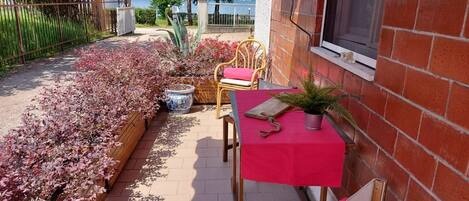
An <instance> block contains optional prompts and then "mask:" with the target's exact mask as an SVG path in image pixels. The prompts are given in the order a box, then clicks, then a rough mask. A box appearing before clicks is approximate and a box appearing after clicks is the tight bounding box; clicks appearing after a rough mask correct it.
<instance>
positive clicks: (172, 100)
mask: <svg viewBox="0 0 469 201" xmlns="http://www.w3.org/2000/svg"><path fill="white" fill-rule="evenodd" d="M194 90H195V87H194V86H192V85H188V84H175V85H171V86H170V87H169V88H168V89H166V90H165V92H166V106H167V107H168V109H169V110H170V111H172V112H175V113H181V114H186V113H188V112H189V111H190V110H191V106H192V103H193V102H194Z"/></svg>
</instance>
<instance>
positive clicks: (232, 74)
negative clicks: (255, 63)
mask: <svg viewBox="0 0 469 201" xmlns="http://www.w3.org/2000/svg"><path fill="white" fill-rule="evenodd" d="M253 73H254V70H252V69H249V68H225V69H224V70H223V77H224V78H229V79H236V80H247V81H251V77H252V74H253Z"/></svg>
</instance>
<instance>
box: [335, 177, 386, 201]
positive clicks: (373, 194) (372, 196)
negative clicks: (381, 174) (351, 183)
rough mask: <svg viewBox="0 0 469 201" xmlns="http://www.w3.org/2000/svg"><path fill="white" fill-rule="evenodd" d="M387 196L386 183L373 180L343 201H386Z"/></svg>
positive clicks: (342, 200)
mask: <svg viewBox="0 0 469 201" xmlns="http://www.w3.org/2000/svg"><path fill="white" fill-rule="evenodd" d="M385 194H386V181H384V180H381V179H373V180H371V181H370V182H368V183H367V184H366V185H365V186H363V187H362V188H360V190H358V191H357V192H356V193H354V194H353V195H351V196H350V197H348V198H343V199H341V201H384V197H385Z"/></svg>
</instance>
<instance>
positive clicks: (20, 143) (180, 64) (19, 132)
mask: <svg viewBox="0 0 469 201" xmlns="http://www.w3.org/2000/svg"><path fill="white" fill-rule="evenodd" d="M236 46H237V43H232V42H223V41H218V40H216V39H204V40H202V41H201V43H200V45H199V46H198V47H197V48H196V51H195V52H194V53H193V54H190V55H187V56H184V55H182V54H181V53H180V52H178V50H177V49H176V48H175V47H174V46H173V45H172V44H171V43H170V42H168V41H162V40H158V41H153V42H150V43H143V44H137V43H129V44H123V45H122V46H120V47H118V48H111V49H109V48H100V47H92V48H88V49H86V50H83V51H81V52H80V59H79V60H78V61H77V62H76V69H77V71H78V72H77V73H76V74H75V75H73V76H72V78H71V79H69V80H66V81H62V82H59V83H56V84H55V85H53V86H52V87H48V88H46V89H44V91H43V92H42V93H41V95H40V96H39V97H38V99H37V102H38V104H37V105H36V106H34V107H31V108H29V109H28V110H27V111H26V112H25V113H24V114H23V118H22V123H21V125H20V126H19V127H18V128H16V129H13V130H11V131H10V132H9V133H8V135H6V136H5V137H4V138H3V139H1V141H0V198H2V199H4V200H32V199H46V200H54V199H56V198H57V197H56V196H57V195H59V194H62V195H65V196H66V198H65V199H66V200H76V199H80V200H93V199H95V198H96V195H97V193H101V192H103V191H104V189H103V187H101V186H99V185H98V184H99V181H100V180H102V179H103V178H110V177H111V176H112V174H113V167H114V165H115V164H116V162H117V161H114V160H113V159H112V158H111V157H110V156H109V153H110V152H111V151H112V150H113V149H115V148H116V147H117V146H119V143H118V134H119V131H120V129H121V128H122V126H123V125H124V124H125V123H126V120H127V118H128V116H129V115H130V114H131V113H132V112H140V113H142V114H144V115H145V117H146V118H151V117H153V116H154V115H155V113H156V111H157V109H158V108H159V106H158V102H159V101H162V100H163V98H164V89H165V88H166V87H167V86H168V84H170V82H174V81H175V80H174V79H170V78H169V77H170V76H169V74H170V73H171V75H173V76H174V75H177V76H208V75H210V76H211V74H212V73H213V70H214V68H215V66H216V65H217V64H218V63H220V62H225V61H228V60H229V59H231V58H233V56H234V55H233V54H234V51H235V48H236Z"/></svg>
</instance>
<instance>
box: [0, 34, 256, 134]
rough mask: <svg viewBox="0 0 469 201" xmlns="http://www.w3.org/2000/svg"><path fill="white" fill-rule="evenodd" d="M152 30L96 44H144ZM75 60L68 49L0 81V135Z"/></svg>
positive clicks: (226, 36)
mask: <svg viewBox="0 0 469 201" xmlns="http://www.w3.org/2000/svg"><path fill="white" fill-rule="evenodd" d="M155 30H156V28H137V30H136V31H135V34H133V35H128V36H121V37H113V38H109V39H106V40H102V41H99V42H97V44H99V45H104V46H108V47H112V46H116V45H119V44H120V43H122V42H123V41H136V40H137V41H145V40H148V39H153V38H158V37H164V36H165V33H164V32H156V31H155ZM203 37H219V39H221V40H243V39H246V38H247V37H248V33H229V34H206V35H203ZM76 59H77V57H76V54H75V53H74V50H69V51H66V52H65V53H62V54H60V55H57V56H55V57H52V58H46V59H39V60H35V61H33V62H30V63H28V64H26V65H24V66H22V67H20V68H19V70H18V71H17V72H14V73H12V74H10V75H8V76H7V77H4V78H1V79H0V136H3V135H6V134H7V132H8V130H10V129H12V128H15V127H17V126H18V125H19V123H20V119H21V114H22V113H23V111H24V110H25V108H26V107H27V106H28V105H30V104H31V103H32V101H31V100H32V99H33V98H34V97H35V96H37V95H38V94H39V93H40V91H41V89H42V88H43V87H44V86H49V85H51V84H52V83H53V82H54V80H55V78H56V77H58V78H59V79H60V77H62V78H63V77H64V76H65V75H69V74H72V73H73V64H74V62H75V61H76Z"/></svg>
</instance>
